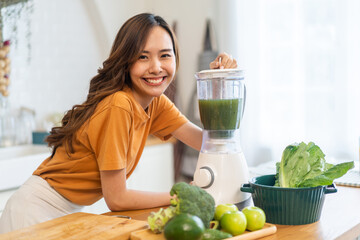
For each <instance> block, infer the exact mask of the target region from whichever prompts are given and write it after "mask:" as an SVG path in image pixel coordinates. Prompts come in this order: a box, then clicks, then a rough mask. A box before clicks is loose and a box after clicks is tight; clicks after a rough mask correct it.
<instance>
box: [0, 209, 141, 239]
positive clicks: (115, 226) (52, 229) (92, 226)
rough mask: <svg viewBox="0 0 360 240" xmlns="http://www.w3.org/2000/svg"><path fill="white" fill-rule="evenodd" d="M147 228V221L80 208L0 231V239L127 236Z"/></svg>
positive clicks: (125, 237) (111, 237)
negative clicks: (19, 227)
mask: <svg viewBox="0 0 360 240" xmlns="http://www.w3.org/2000/svg"><path fill="white" fill-rule="evenodd" d="M147 228H148V224H147V222H145V221H139V220H130V219H126V218H117V217H110V216H103V215H96V214H90V213H83V212H79V213H73V214H69V215H66V216H64V217H60V218H56V219H53V220H50V221H47V222H43V223H40V224H36V225H33V226H30V227H27V228H23V229H20V230H17V231H13V232H10V233H6V234H1V235H0V240H25V239H26V240H33V239H34V240H35V239H36V240H55V239H73V240H92V239H98V240H100V239H101V240H102V239H104V240H105V239H106V240H108V239H116V240H123V239H124V240H128V239H129V238H130V233H131V232H134V231H137V230H140V229H147Z"/></svg>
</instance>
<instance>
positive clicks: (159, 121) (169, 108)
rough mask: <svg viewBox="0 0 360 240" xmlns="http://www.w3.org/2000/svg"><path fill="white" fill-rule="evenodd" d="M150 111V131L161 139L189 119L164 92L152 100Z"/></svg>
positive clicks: (169, 135) (166, 137) (164, 138)
mask: <svg viewBox="0 0 360 240" xmlns="http://www.w3.org/2000/svg"><path fill="white" fill-rule="evenodd" d="M152 111H153V112H152V114H154V118H153V121H152V124H151V129H150V133H151V134H153V135H155V136H156V137H158V138H160V139H162V140H167V139H169V138H170V137H171V133H172V132H174V131H175V130H176V129H178V128H179V127H181V126H182V125H183V124H185V123H187V122H188V121H189V120H188V119H187V118H186V117H185V116H184V115H183V114H182V113H181V112H180V111H179V109H178V108H177V107H176V106H175V104H174V103H173V102H171V101H170V99H169V98H167V97H166V96H165V95H164V94H162V95H161V96H160V97H159V98H157V99H156V101H155V100H154V102H153V106H152Z"/></svg>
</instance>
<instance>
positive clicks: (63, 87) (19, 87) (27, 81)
mask: <svg viewBox="0 0 360 240" xmlns="http://www.w3.org/2000/svg"><path fill="white" fill-rule="evenodd" d="M19 27H20V29H19V35H20V34H23V32H24V31H22V29H21V28H24V26H22V25H19ZM96 34H97V33H96V32H95V31H94V28H93V27H92V25H91V21H90V20H89V16H88V13H87V12H86V9H85V8H84V6H83V4H82V2H81V1H79V0H77V1H73V0H63V1H45V0H34V7H33V14H32V19H31V38H30V40H31V41H30V43H31V53H30V54H31V55H30V56H31V60H30V62H28V61H27V54H28V51H27V48H26V44H27V40H26V39H24V38H20V39H19V43H18V45H17V46H15V45H12V49H11V54H10V58H11V60H12V72H11V75H10V77H11V80H12V82H11V85H10V96H9V100H10V104H11V106H12V108H18V107H20V106H26V107H29V108H31V109H35V110H36V114H37V118H38V119H42V118H44V117H45V116H46V115H47V114H49V113H53V112H64V111H65V110H67V109H69V108H70V107H71V106H72V105H74V104H75V103H80V102H82V101H83V100H84V99H85V97H86V93H87V91H88V83H89V79H90V78H91V77H92V76H93V75H94V74H95V73H96V70H97V68H98V67H99V66H100V64H101V55H102V53H101V52H100V49H99V47H98V42H97V41H98V38H96V37H95V36H96ZM22 37H24V36H22Z"/></svg>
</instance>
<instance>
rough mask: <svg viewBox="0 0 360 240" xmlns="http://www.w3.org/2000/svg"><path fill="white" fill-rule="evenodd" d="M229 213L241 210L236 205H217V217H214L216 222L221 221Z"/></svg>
mask: <svg viewBox="0 0 360 240" xmlns="http://www.w3.org/2000/svg"><path fill="white" fill-rule="evenodd" d="M229 211H230V212H233V211H239V209H238V208H237V206H236V205H235V204H231V203H224V204H219V205H217V206H216V208H215V215H214V218H215V220H218V221H220V219H221V217H222V215H223V214H224V213H226V212H229Z"/></svg>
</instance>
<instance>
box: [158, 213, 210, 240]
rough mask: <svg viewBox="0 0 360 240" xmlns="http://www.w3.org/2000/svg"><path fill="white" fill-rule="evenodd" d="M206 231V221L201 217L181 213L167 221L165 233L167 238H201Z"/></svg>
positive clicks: (190, 239)
mask: <svg viewBox="0 0 360 240" xmlns="http://www.w3.org/2000/svg"><path fill="white" fill-rule="evenodd" d="M204 231H205V227H204V223H203V221H202V220H201V219H200V218H199V217H197V216H194V215H191V214H188V213H181V214H179V215H176V216H175V217H173V218H172V219H171V220H169V221H168V222H167V223H166V225H165V228H164V235H165V238H166V239H167V240H185V239H186V240H200V239H201V237H202V235H203V233H204Z"/></svg>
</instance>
